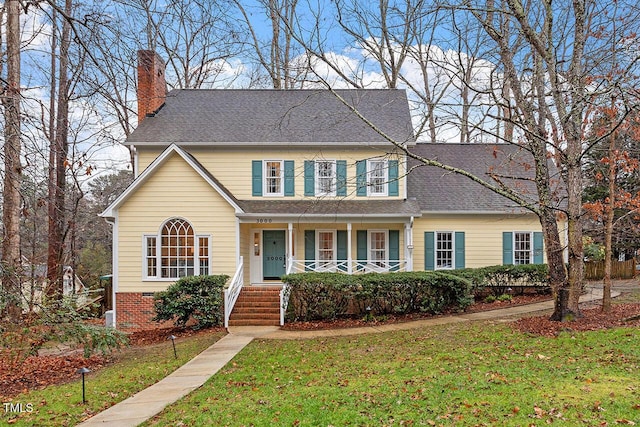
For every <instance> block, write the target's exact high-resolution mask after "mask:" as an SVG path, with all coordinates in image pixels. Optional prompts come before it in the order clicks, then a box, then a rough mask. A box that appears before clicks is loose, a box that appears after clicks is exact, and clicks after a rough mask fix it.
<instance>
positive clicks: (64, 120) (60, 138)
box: [47, 0, 73, 298]
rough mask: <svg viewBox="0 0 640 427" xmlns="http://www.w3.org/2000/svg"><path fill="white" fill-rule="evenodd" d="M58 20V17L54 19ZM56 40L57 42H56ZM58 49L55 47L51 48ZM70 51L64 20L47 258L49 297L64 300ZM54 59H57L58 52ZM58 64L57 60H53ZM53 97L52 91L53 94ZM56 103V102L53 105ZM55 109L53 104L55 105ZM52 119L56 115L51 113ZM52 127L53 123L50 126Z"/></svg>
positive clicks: (67, 7) (67, 11)
mask: <svg viewBox="0 0 640 427" xmlns="http://www.w3.org/2000/svg"><path fill="white" fill-rule="evenodd" d="M72 7H73V2H72V0H65V3H64V15H65V16H67V17H70V16H72ZM53 16H54V19H55V16H56V15H55V14H54V15H53ZM53 40H55V38H54V39H53ZM52 47H53V48H55V43H54V44H53V46H52ZM70 47H71V22H70V20H69V19H63V20H62V33H61V36H60V49H59V52H58V53H57V55H58V79H57V82H56V81H55V79H54V78H52V86H54V85H56V86H57V91H55V92H56V93H57V95H58V96H57V110H56V111H55V131H54V128H53V127H51V128H50V129H49V132H50V141H51V144H50V145H49V147H50V148H49V149H50V153H49V158H50V159H51V160H52V161H53V162H52V163H50V164H49V168H50V172H49V177H50V179H51V178H54V181H53V183H51V182H50V183H49V201H48V202H49V233H48V235H49V239H48V240H49V244H48V256H47V282H48V287H47V295H48V296H49V297H52V298H60V297H61V296H62V270H63V256H64V226H65V215H64V212H65V195H66V187H67V185H66V183H67V167H68V165H69V160H68V152H69V140H68V137H69V102H70V96H71V91H70V88H71V84H72V82H71V81H70V79H69V49H70ZM51 54H52V55H56V52H55V50H53V51H52V53H51ZM52 63H55V60H52ZM53 93H54V90H53V88H52V91H51V94H53ZM52 103H53V101H52ZM52 105H53V104H52ZM50 114H51V116H53V115H54V111H53V110H52V111H50ZM51 123H53V122H51Z"/></svg>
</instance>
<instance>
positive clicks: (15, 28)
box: [1, 0, 22, 321]
mask: <svg viewBox="0 0 640 427" xmlns="http://www.w3.org/2000/svg"><path fill="white" fill-rule="evenodd" d="M5 6H6V8H7V23H6V38H7V42H6V45H7V46H6V55H7V82H6V85H5V87H4V90H3V92H4V93H3V97H2V101H3V104H4V119H5V123H4V138H5V141H4V170H5V174H4V190H3V208H2V220H3V225H4V235H3V240H2V260H1V262H2V268H3V274H2V286H3V288H4V289H3V290H4V294H5V295H4V296H3V297H5V298H6V303H7V305H6V306H5V307H4V313H3V317H4V316H5V315H6V316H8V317H9V318H11V319H13V320H14V321H15V320H17V319H18V318H19V317H20V315H21V312H22V310H21V305H20V293H21V280H20V277H21V267H22V262H21V260H20V213H21V197H20V185H21V182H22V165H21V164H20V152H21V150H22V144H21V130H20V4H19V2H18V0H8V1H7V2H5Z"/></svg>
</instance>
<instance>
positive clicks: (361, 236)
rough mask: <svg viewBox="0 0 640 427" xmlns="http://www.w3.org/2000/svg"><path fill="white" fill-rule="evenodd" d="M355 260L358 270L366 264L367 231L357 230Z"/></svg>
mask: <svg viewBox="0 0 640 427" xmlns="http://www.w3.org/2000/svg"><path fill="white" fill-rule="evenodd" d="M356 248H357V249H356V258H357V259H358V270H360V269H362V267H363V266H364V265H365V264H366V263H367V258H368V256H367V230H358V231H357V233H356Z"/></svg>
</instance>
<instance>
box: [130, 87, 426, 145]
mask: <svg viewBox="0 0 640 427" xmlns="http://www.w3.org/2000/svg"><path fill="white" fill-rule="evenodd" d="M336 93H337V94H338V95H339V96H340V97H342V98H343V99H345V100H346V101H347V102H348V103H349V104H350V105H352V106H353V107H354V108H356V109H357V110H358V111H359V112H360V113H361V114H362V115H363V116H364V117H366V118H367V119H368V120H369V121H371V122H372V123H373V124H374V125H375V126H377V127H378V128H379V129H380V130H382V131H383V132H385V133H386V134H387V135H389V136H390V137H392V138H393V139H394V140H395V141H397V142H412V141H413V140H414V136H413V128H412V125H411V115H410V112H409V105H408V102H407V97H406V94H405V92H404V91H403V90H379V89H352V90H337V91H336ZM126 143H127V144H135V145H168V144H170V143H176V144H178V145H181V146H188V145H203V144H204V145H217V144H220V145H223V144H233V145H238V144H243V143H246V144H251V143H254V144H255V143H258V144H262V143H273V144H276V143H280V144H285V145H290V144H305V145H308V144H313V143H319V144H324V145H327V144H331V143H336V144H344V143H370V144H379V143H386V141H385V139H384V138H383V137H382V136H381V135H380V134H378V133H377V132H376V131H374V130H373V129H372V128H371V126H369V125H368V124H367V123H365V122H364V121H363V120H362V119H361V118H359V117H358V116H357V115H356V114H354V113H353V112H352V111H350V110H349V108H348V107H347V106H345V105H344V104H343V103H342V102H340V100H339V99H338V98H337V97H336V96H335V95H334V94H332V93H331V92H330V91H328V90H249V89H247V90H242V89H238V90H225V89H211V90H207V89H181V90H172V91H171V92H169V94H168V95H167V98H166V102H165V104H164V106H162V107H161V108H160V109H159V111H158V112H157V113H156V114H155V116H153V117H146V118H145V119H144V120H143V121H142V123H141V124H140V125H139V126H138V128H137V129H136V130H135V131H133V133H132V134H131V135H130V136H129V137H128V138H127V141H126Z"/></svg>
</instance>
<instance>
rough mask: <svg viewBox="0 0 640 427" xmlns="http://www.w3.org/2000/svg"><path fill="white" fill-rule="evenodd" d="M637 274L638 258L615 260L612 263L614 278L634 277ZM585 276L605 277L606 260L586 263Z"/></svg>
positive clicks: (591, 277)
mask: <svg viewBox="0 0 640 427" xmlns="http://www.w3.org/2000/svg"><path fill="white" fill-rule="evenodd" d="M635 274H636V260H635V258H634V259H630V260H628V261H613V262H612V264H611V278H612V279H632V278H633V277H634V276H635ZM584 278H585V279H587V280H600V279H602V278H604V261H588V262H585V263H584Z"/></svg>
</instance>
